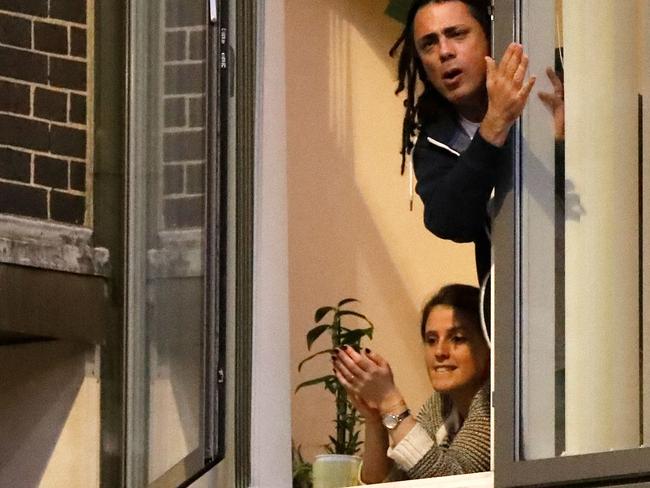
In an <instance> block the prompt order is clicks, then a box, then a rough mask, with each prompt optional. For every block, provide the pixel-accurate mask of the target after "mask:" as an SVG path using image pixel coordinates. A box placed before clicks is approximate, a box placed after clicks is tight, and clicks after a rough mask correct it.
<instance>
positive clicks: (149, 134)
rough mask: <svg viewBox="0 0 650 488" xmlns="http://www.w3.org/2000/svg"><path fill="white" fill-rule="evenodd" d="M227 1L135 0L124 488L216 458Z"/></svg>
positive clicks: (186, 473)
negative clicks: (144, 0)
mask: <svg viewBox="0 0 650 488" xmlns="http://www.w3.org/2000/svg"><path fill="white" fill-rule="evenodd" d="M227 12H228V10H227V2H223V1H220V2H218V4H217V2H208V1H207V0H189V1H186V0H183V1H182V2H179V1H176V0H164V1H161V2H131V4H130V11H129V21H130V22H129V23H130V41H129V52H130V56H131V59H130V63H129V68H128V69H129V90H130V95H129V114H130V115H129V178H128V180H129V188H128V205H127V209H128V210H127V211H128V222H129V226H128V241H127V242H128V267H129V270H130V272H129V273H128V284H127V286H128V300H127V303H128V304H127V339H126V344H127V387H126V392H127V395H126V398H127V402H126V403H127V405H126V408H127V462H126V486H132V487H143V486H184V485H185V484H186V483H188V482H189V481H188V480H190V479H192V478H195V477H196V476H198V475H199V474H200V473H201V472H202V471H204V470H206V469H207V468H209V467H210V466H212V465H213V464H215V463H216V462H218V461H219V460H220V458H221V457H222V456H223V447H224V446H223V434H224V412H223V401H224V390H223V388H224V385H223V367H222V364H221V362H220V361H221V360H222V359H223V355H224V337H223V330H224V297H225V290H224V289H223V288H224V283H225V281H224V280H225V272H224V266H225V256H224V249H225V247H224V242H225V241H224V238H225V232H224V230H225V208H224V207H225V201H226V200H225V197H226V195H225V193H226V191H225V188H226V186H225V161H226V158H225V155H226V148H227V145H226V126H227V125H226V124H227V113H226V112H227V111H226V107H227V103H228V93H227V91H226V84H227V68H228V52H227V43H228V30H227V27H228V25H227V18H228V16H227Z"/></svg>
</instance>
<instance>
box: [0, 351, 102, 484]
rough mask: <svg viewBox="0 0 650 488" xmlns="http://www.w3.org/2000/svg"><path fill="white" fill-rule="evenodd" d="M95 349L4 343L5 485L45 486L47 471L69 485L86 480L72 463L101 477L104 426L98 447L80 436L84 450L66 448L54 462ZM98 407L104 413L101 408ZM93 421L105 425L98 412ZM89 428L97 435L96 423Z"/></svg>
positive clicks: (0, 447) (0, 479)
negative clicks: (88, 355)
mask: <svg viewBox="0 0 650 488" xmlns="http://www.w3.org/2000/svg"><path fill="white" fill-rule="evenodd" d="M93 349H94V346H87V345H82V344H75V343H71V342H63V341H52V342H41V343H34V344H24V345H17V346H5V347H2V348H1V350H0V355H1V359H0V370H1V371H3V374H2V382H1V384H0V390H1V391H2V395H1V396H0V411H1V412H2V416H1V417H0V432H2V439H3V440H2V443H0V486H12V487H33V486H41V483H43V482H44V478H45V477H46V476H45V473H46V471H47V472H48V475H47V478H48V479H49V481H50V482H52V481H54V480H55V479H58V480H59V481H58V482H61V481H62V480H65V483H66V486H84V485H82V484H77V483H78V480H77V481H75V480H76V479H77V477H76V476H74V475H72V474H71V471H69V470H68V468H70V467H71V466H72V467H73V470H74V471H84V470H85V471H87V472H88V474H90V479H93V478H97V477H98V475H99V472H98V471H97V469H96V467H97V466H98V465H99V430H98V429H97V431H96V432H95V433H94V446H93V447H94V449H90V450H89V449H88V444H87V442H84V441H83V440H82V439H80V438H77V441H78V442H77V443H78V448H79V450H77V451H76V452H69V453H68V454H65V453H63V457H57V458H56V462H55V463H54V464H55V466H52V465H51V464H50V463H51V461H52V458H53V455H54V452H55V450H56V448H57V444H59V442H60V441H61V435H62V432H63V430H64V427H65V426H66V422H67V421H68V419H69V417H70V415H71V412H72V410H73V406H74V405H75V401H76V400H77V398H78V396H79V393H80V390H81V388H82V384H83V381H84V377H85V368H86V358H87V354H88V351H92V350H93ZM96 400H97V403H96V404H97V406H98V402H99V399H98V398H97V399H96ZM94 413H95V416H96V417H98V416H99V409H98V408H97V411H96V412H94ZM88 421H89V424H90V425H87V426H86V427H91V426H93V425H95V426H98V425H99V421H98V418H95V419H92V418H90V417H88ZM85 430H86V434H85V435H90V436H91V437H93V429H92V428H87V429H85ZM79 437H81V436H79ZM75 450H76V449H75ZM65 458H69V459H65ZM93 468H94V469H93ZM93 471H94V473H93ZM57 473H58V476H59V477H58V478H56V477H57ZM93 474H94V475H93ZM82 479H86V480H87V479H88V478H87V477H85V476H83V477H82ZM85 486H94V484H93V485H89V484H88V483H86V485H85Z"/></svg>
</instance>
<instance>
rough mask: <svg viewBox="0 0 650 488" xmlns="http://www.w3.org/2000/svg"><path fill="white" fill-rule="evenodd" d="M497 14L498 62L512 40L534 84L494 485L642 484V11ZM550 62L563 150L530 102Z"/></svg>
mask: <svg viewBox="0 0 650 488" xmlns="http://www.w3.org/2000/svg"><path fill="white" fill-rule="evenodd" d="M495 9H496V13H497V15H496V19H495V22H496V23H495V39H496V41H495V42H496V55H497V56H499V55H500V53H502V52H503V50H504V49H505V46H506V45H507V44H508V43H509V42H510V41H512V40H516V41H519V42H522V43H523V44H524V46H525V47H526V50H527V52H528V55H529V57H530V60H531V64H530V68H529V70H530V72H531V74H534V75H537V77H538V79H537V84H536V87H535V90H534V91H533V94H532V96H531V99H530V101H529V103H528V105H527V108H526V111H525V113H524V115H523V117H522V119H521V123H520V124H519V125H518V126H517V130H516V144H515V149H514V168H515V169H514V175H513V182H514V184H513V186H514V188H513V191H512V192H511V193H510V194H509V196H508V198H507V199H506V202H505V204H504V206H503V208H502V210H501V212H500V214H499V217H498V218H497V220H496V222H495V224H494V229H493V252H494V258H495V267H496V271H497V272H496V279H495V286H494V289H495V291H494V293H495V327H496V330H495V356H496V370H495V384H496V388H495V396H494V405H495V407H494V408H495V426H496V430H495V432H494V435H495V447H494V462H495V466H494V469H495V485H496V486H528V485H536V486H539V485H546V484H548V485H550V484H555V485H562V486H568V485H571V484H573V483H574V482H576V481H578V480H581V481H583V482H584V481H589V480H591V481H596V480H608V482H610V483H611V482H613V480H618V482H619V483H621V484H625V483H626V482H630V481H632V480H634V481H639V480H643V479H646V480H647V479H650V450H649V449H647V448H645V447H644V445H645V444H647V442H648V439H649V438H650V396H649V394H648V393H649V392H648V389H647V385H648V378H649V377H650V376H649V369H648V367H649V365H650V360H648V358H647V355H646V356H644V354H643V351H644V350H647V341H648V338H649V337H650V329H648V327H649V325H648V319H647V317H646V315H647V313H646V311H647V310H648V298H649V296H650V295H649V294H648V282H647V280H648V277H650V274H649V273H650V269H648V265H647V262H648V259H647V258H645V256H644V255H645V253H644V250H645V248H646V247H647V245H648V244H647V243H648V242H650V241H649V240H648V238H649V237H650V236H648V231H647V228H648V226H647V225H644V221H645V220H646V219H645V214H646V211H645V210H646V209H647V208H648V202H647V199H648V196H647V195H648V194H649V193H648V192H644V189H645V187H646V180H647V175H648V174H649V172H648V171H647V169H646V163H645V160H644V151H643V148H644V147H648V135H649V134H650V132H649V131H648V124H644V120H647V112H648V108H647V103H644V98H645V97H644V95H645V94H646V93H647V91H648V89H649V88H650V69H649V68H650V65H649V64H648V55H649V54H650V37H649V34H648V32H650V31H649V30H648V24H649V20H650V5H649V4H648V2H646V1H644V0H638V1H637V0H628V1H625V2H610V1H607V0H565V1H564V2H562V1H561V0H516V1H515V0H497V1H495ZM508 11H510V12H512V13H513V15H514V22H513V21H512V19H513V18H512V16H508V15H499V14H501V13H503V12H508ZM513 26H514V30H513ZM547 66H549V67H554V68H555V70H556V71H557V72H562V73H563V77H564V99H565V101H566V111H565V114H566V132H565V142H564V144H563V145H562V144H560V143H558V142H556V141H555V138H554V130H553V120H552V117H551V115H550V114H549V112H548V110H547V109H546V108H545V107H544V105H543V104H542V103H541V102H540V100H539V98H538V97H537V95H536V92H538V91H547V92H550V91H552V88H551V86H550V83H549V81H548V79H547V77H546V74H545V69H546V67H547ZM644 142H645V144H644Z"/></svg>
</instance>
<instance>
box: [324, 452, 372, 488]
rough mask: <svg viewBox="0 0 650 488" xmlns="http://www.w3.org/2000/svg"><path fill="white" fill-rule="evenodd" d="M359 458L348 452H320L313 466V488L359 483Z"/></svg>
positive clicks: (330, 487) (337, 486) (333, 487)
mask: <svg viewBox="0 0 650 488" xmlns="http://www.w3.org/2000/svg"><path fill="white" fill-rule="evenodd" d="M360 467H361V458H360V457H359V456H350V455H348V454H320V455H318V456H316V459H315V460H314V467H313V477H314V488H344V487H347V486H357V485H359V468H360Z"/></svg>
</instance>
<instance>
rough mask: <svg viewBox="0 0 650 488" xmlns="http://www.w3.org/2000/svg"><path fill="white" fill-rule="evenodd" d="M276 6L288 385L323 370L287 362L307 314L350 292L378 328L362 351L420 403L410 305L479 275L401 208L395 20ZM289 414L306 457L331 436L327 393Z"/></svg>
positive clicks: (404, 195)
mask: <svg viewBox="0 0 650 488" xmlns="http://www.w3.org/2000/svg"><path fill="white" fill-rule="evenodd" d="M285 8H286V79H287V132H288V146H287V151H288V160H287V167H288V169H287V177H288V212H289V293H290V327H291V340H292V343H291V347H292V353H291V367H292V385H293V386H294V387H295V385H297V384H298V383H299V382H301V381H304V380H306V379H309V378H312V377H316V376H317V375H323V374H327V373H328V372H329V371H330V370H331V367H330V365H329V363H328V359H325V358H323V359H322V361H314V362H313V364H307V365H306V366H305V367H304V368H303V371H302V372H301V373H298V372H297V370H296V366H297V364H298V362H299V361H300V359H302V358H303V357H305V356H306V355H307V350H306V345H305V334H306V331H307V330H308V329H309V328H310V325H311V323H312V319H313V313H314V310H315V309H316V308H317V307H319V306H321V305H330V304H335V303H336V302H337V301H338V300H339V299H341V298H345V297H348V296H352V297H356V298H358V299H360V300H361V304H360V306H359V310H360V311H362V312H363V313H365V314H367V315H368V316H369V317H370V318H371V320H373V322H374V323H375V325H376V336H375V339H374V340H373V341H372V343H371V345H370V347H371V348H372V349H373V350H375V351H377V352H380V353H381V354H383V355H385V356H386V357H387V358H388V360H389V361H390V363H391V365H392V366H393V370H394V372H395V377H396V381H397V384H398V385H399V387H400V389H401V390H402V391H403V393H404V395H405V396H406V398H407V400H408V402H409V404H410V406H411V407H412V408H419V406H420V404H421V403H422V402H423V401H424V400H425V399H426V398H427V397H428V395H429V394H430V391H431V387H430V385H429V382H428V379H427V376H426V372H425V369H424V363H423V359H422V351H421V345H420V339H419V332H418V313H419V309H420V307H421V305H422V303H423V302H424V300H425V299H426V297H427V296H429V295H430V294H431V292H432V291H433V290H434V289H437V288H439V287H440V286H442V285H444V284H446V283H450V282H464V283H473V284H475V283H476V274H475V268H474V254H473V251H474V250H473V245H471V244H465V245H462V244H455V243H451V242H448V241H443V240H440V239H437V238H436V237H434V236H433V235H431V234H430V233H429V232H428V231H427V230H426V229H425V228H424V225H423V223H422V205H421V202H420V200H419V198H418V197H417V196H416V197H415V206H414V209H413V211H412V212H409V208H408V207H409V205H408V182H409V181H408V176H407V175H404V176H400V172H399V165H400V155H399V149H400V134H401V123H402V117H403V106H402V99H401V97H396V96H395V95H394V90H395V86H396V83H395V77H396V74H395V60H392V59H391V58H389V56H388V50H389V49H390V47H391V45H392V44H393V42H394V40H395V39H396V38H397V37H398V35H399V33H400V30H401V26H400V24H398V23H397V22H395V21H394V20H392V19H390V18H389V17H387V16H386V15H384V14H383V9H384V8H385V4H384V3H383V2H377V1H376V0H356V1H353V2H350V1H348V0H313V1H311V0H310V1H309V2H305V1H304V0H285ZM320 344H321V345H323V347H325V346H324V344H325V342H321V343H320ZM316 346H318V344H317V345H316ZM316 346H315V347H316ZM292 413H293V415H292V418H293V438H294V440H295V442H296V444H300V445H302V447H303V452H304V454H306V455H307V456H308V457H311V456H313V455H314V454H316V453H318V452H319V451H320V450H321V448H320V445H322V444H324V443H326V442H327V436H328V434H330V433H331V429H332V423H331V420H332V419H333V418H334V405H333V401H332V399H331V396H330V395H329V394H327V393H326V392H325V391H324V390H321V389H320V388H319V387H312V388H307V389H305V390H301V391H300V392H299V393H298V394H297V395H294V396H293V407H292Z"/></svg>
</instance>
